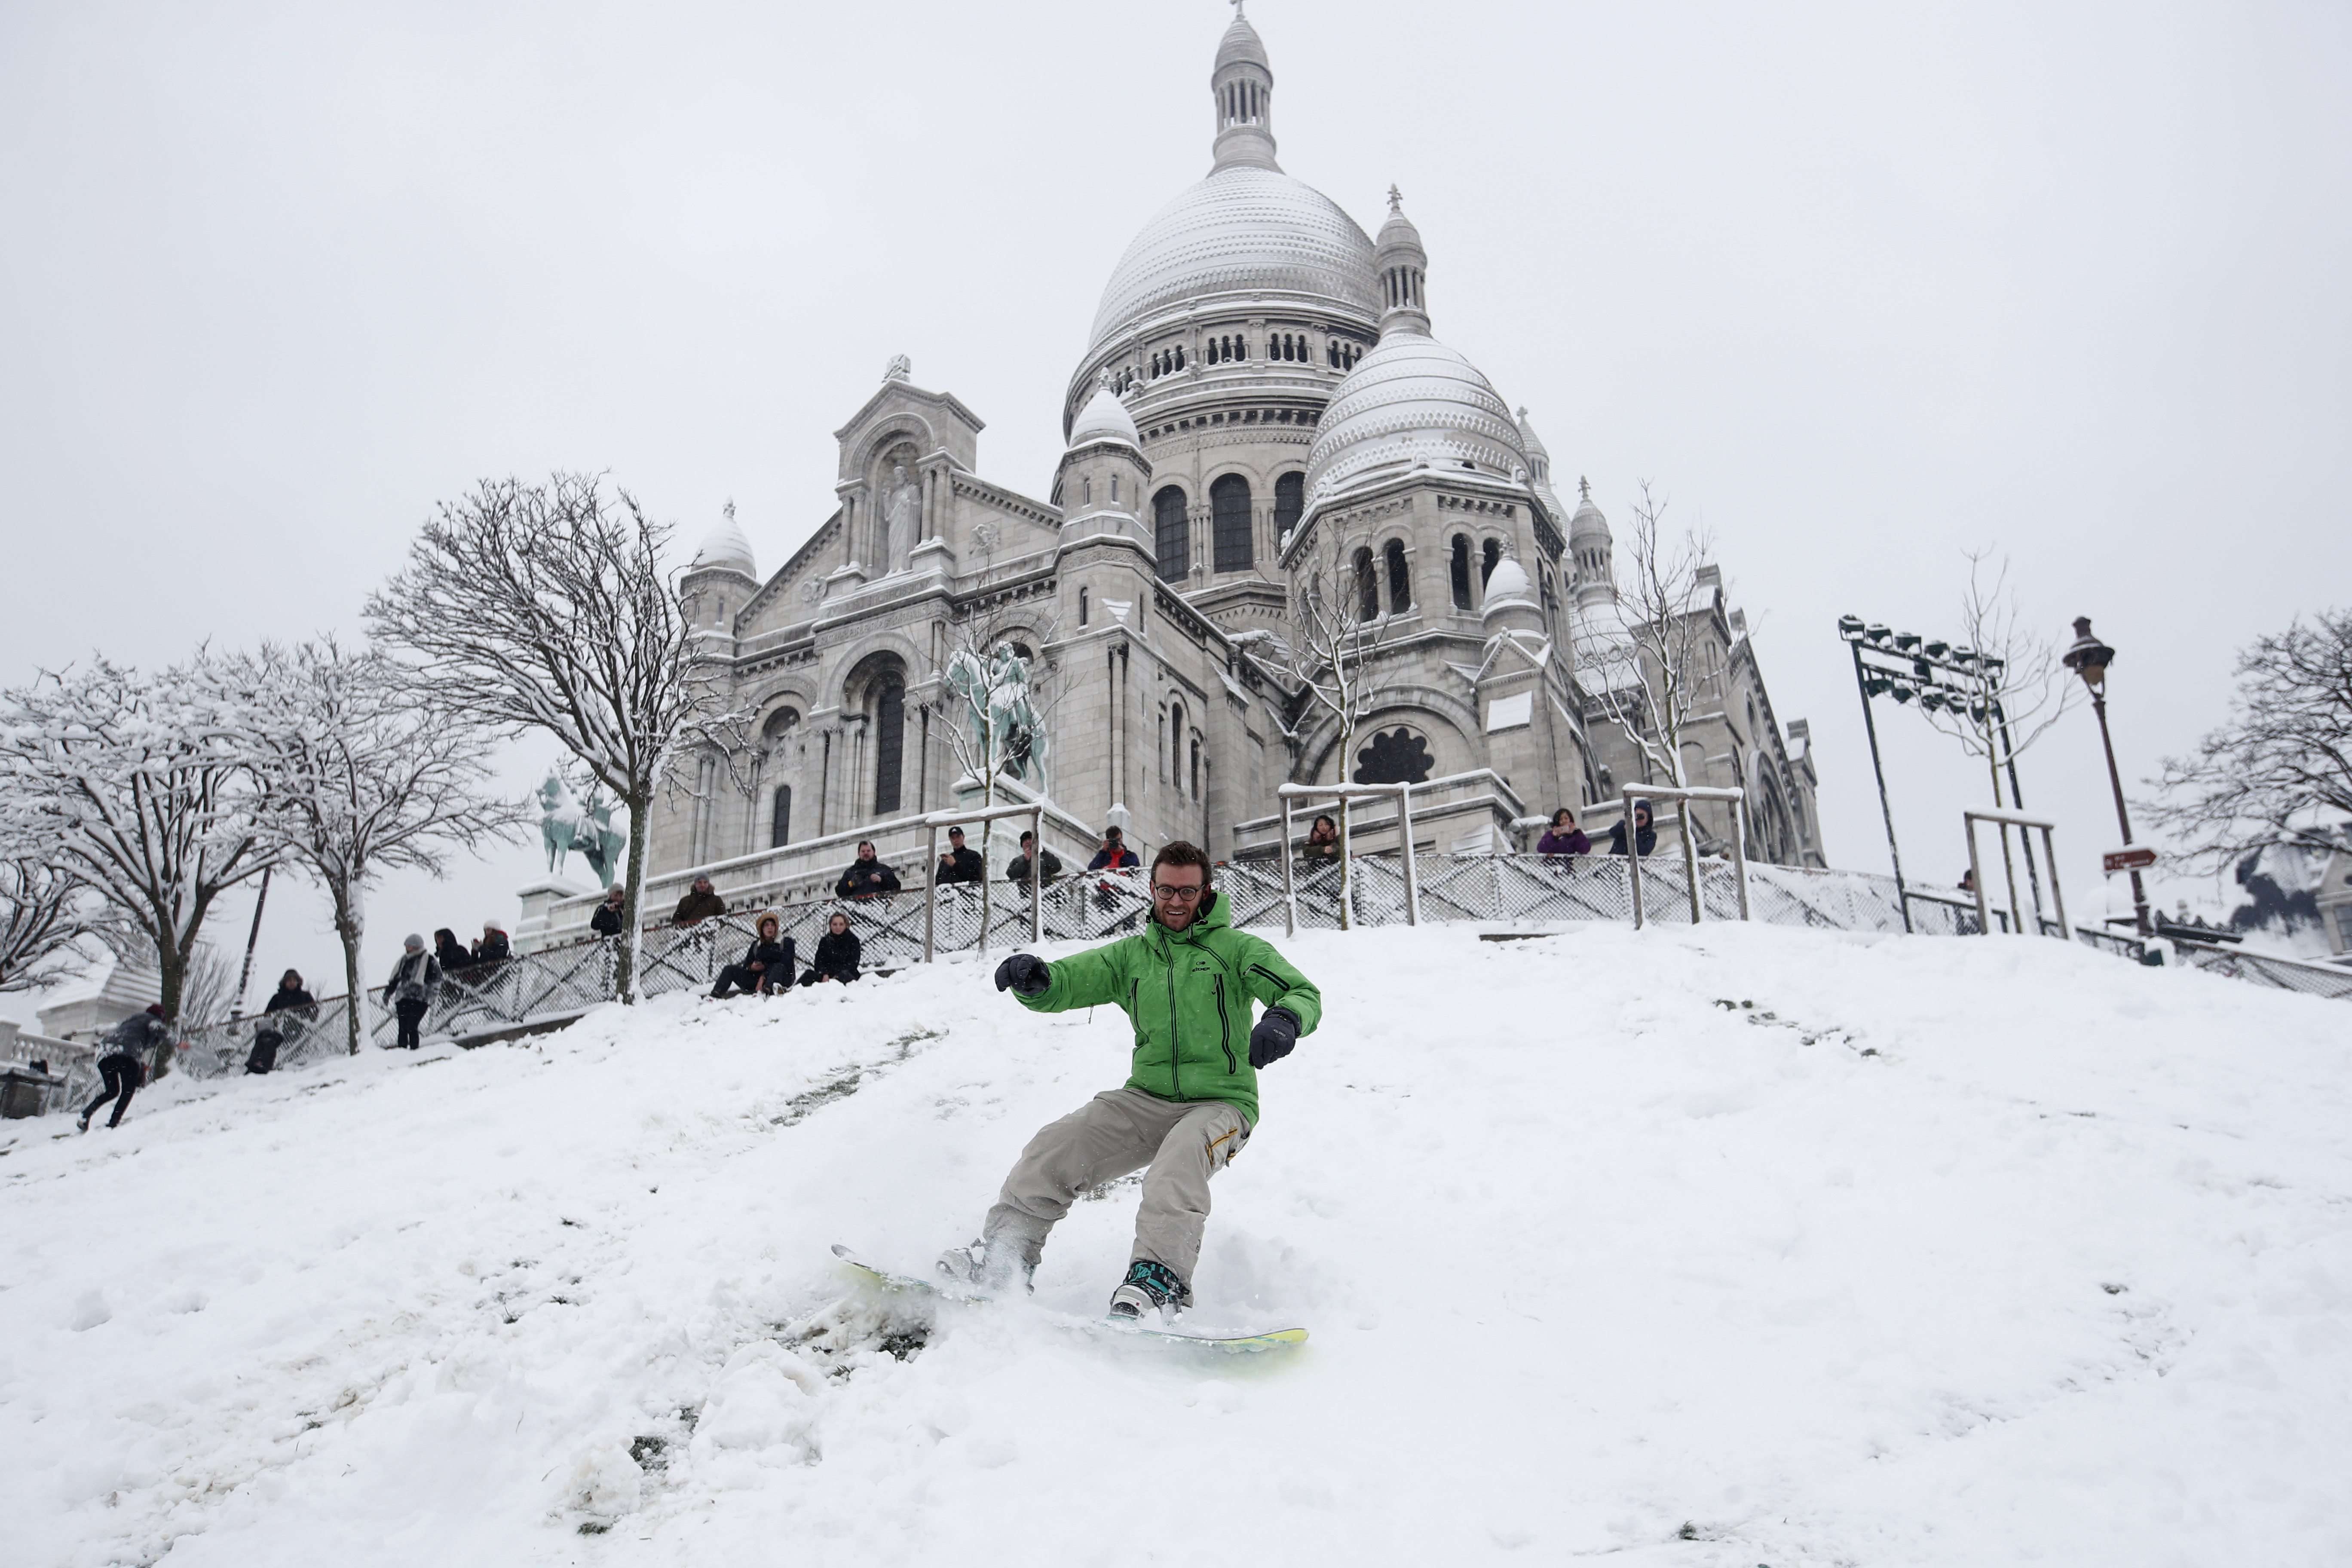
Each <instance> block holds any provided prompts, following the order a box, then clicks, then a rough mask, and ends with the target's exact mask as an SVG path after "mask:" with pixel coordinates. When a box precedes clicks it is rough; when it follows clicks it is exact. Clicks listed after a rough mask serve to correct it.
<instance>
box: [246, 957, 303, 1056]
mask: <svg viewBox="0 0 2352 1568" xmlns="http://www.w3.org/2000/svg"><path fill="white" fill-rule="evenodd" d="M318 1005H319V1004H318V1002H317V1000H316V999H315V998H313V997H312V996H311V994H310V993H309V992H308V991H305V990H303V989H302V976H301V975H300V974H299V973H296V972H295V971H293V970H291V969H289V970H288V971H287V972H286V973H284V974H283V975H281V976H280V977H279V978H278V989H277V990H275V991H273V992H271V993H270V994H269V1005H268V1006H266V1007H264V1008H262V1010H261V1013H262V1024H261V1026H260V1027H259V1028H257V1029H256V1030H254V1031H253V1050H252V1053H251V1054H250V1055H248V1056H247V1058H245V1070H246V1071H247V1072H248V1073H257V1072H268V1071H270V1070H271V1069H273V1068H276V1067H277V1066H278V1047H280V1046H282V1045H284V1044H285V1043H286V1031H285V1030H284V1029H282V1028H280V1027H278V1025H279V1024H281V1023H283V1024H289V1025H290V1026H292V1027H293V1028H295V1029H296V1030H297V1031H298V1032H299V1029H300V1027H301V1025H300V1023H299V1022H296V1021H294V1020H288V1019H274V1018H272V1017H271V1015H272V1014H277V1013H283V1012H285V1011H286V1010H287V1009H288V1008H289V1007H302V1008H307V1009H309V1011H306V1012H303V1013H299V1014H297V1015H296V1016H295V1017H296V1019H310V1018H315V1017H317V1016H319V1015H318V1011H317V1009H318Z"/></svg>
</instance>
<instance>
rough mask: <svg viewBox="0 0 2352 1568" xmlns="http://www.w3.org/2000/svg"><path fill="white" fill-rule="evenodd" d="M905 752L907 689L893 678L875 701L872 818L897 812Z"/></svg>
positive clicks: (886, 683) (884, 686)
mask: <svg viewBox="0 0 2352 1568" xmlns="http://www.w3.org/2000/svg"><path fill="white" fill-rule="evenodd" d="M906 752H907V689H906V687H905V686H904V685H902V684H901V683H900V682H899V680H898V678H897V677H896V676H893V677H891V678H890V679H888V680H887V681H886V682H885V683H884V685H883V687H882V690H881V693H880V695H878V696H877V698H876V699H875V701H874V814H875V815H876V816H889V815H890V814H891V813H893V812H895V811H897V810H898V804H899V794H898V775H899V773H901V772H902V771H903V770H902V768H901V765H900V764H901V763H904V762H905V760H906Z"/></svg>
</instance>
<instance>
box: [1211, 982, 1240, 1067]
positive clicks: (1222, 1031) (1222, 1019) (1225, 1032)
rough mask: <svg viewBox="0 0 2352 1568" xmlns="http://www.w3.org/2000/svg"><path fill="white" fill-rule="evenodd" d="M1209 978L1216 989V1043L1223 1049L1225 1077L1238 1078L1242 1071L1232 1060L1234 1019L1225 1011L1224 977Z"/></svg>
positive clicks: (1237, 1063) (1238, 1064)
mask: <svg viewBox="0 0 2352 1568" xmlns="http://www.w3.org/2000/svg"><path fill="white" fill-rule="evenodd" d="M1209 978H1210V980H1211V981H1213V982H1214V983H1215V984H1216V987H1217V1029H1218V1032H1219V1038H1218V1042H1217V1043H1218V1044H1219V1045H1221V1046H1223V1047H1224V1051H1225V1075H1226V1076H1227V1077H1228V1078H1232V1077H1235V1076H1238V1075H1239V1074H1240V1072H1241V1070H1242V1069H1241V1064H1240V1063H1239V1062H1236V1061H1235V1060H1234V1019H1233V1015H1232V1014H1230V1013H1228V1012H1226V1011H1225V977H1224V976H1223V975H1222V974H1212V975H1211V976H1209Z"/></svg>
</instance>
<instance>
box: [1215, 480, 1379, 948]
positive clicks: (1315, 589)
mask: <svg viewBox="0 0 2352 1568" xmlns="http://www.w3.org/2000/svg"><path fill="white" fill-rule="evenodd" d="M1309 526H1310V527H1317V528H1321V529H1322V530H1323V533H1324V538H1323V541H1322V543H1321V546H1320V552H1319V553H1318V544H1317V542H1316V541H1315V540H1314V539H1312V538H1311V537H1310V538H1309V539H1307V540H1306V541H1305V542H1302V543H1301V545H1300V546H1299V553H1298V555H1297V565H1296V566H1294V567H1293V568H1292V571H1291V574H1290V584H1291V585H1290V603H1289V606H1288V610H1289V615H1288V625H1289V630H1290V636H1289V637H1287V638H1282V637H1276V636H1275V635H1274V634H1273V633H1271V632H1267V631H1263V630H1261V631H1254V632H1244V633H1242V634H1240V635H1239V636H1237V637H1234V638H1233V639H1232V644H1233V646H1234V647H1236V648H1239V649H1241V650H1242V652H1243V653H1244V655H1245V656H1246V657H1248V658H1251V659H1252V660H1253V661H1255V662H1256V663H1257V664H1258V665H1260V666H1261V667H1262V668H1265V667H1267V666H1269V665H1270V666H1271V667H1272V668H1269V670H1268V673H1270V674H1272V675H1273V676H1274V678H1275V680H1276V684H1277V685H1283V684H1287V683H1292V682H1295V683H1296V690H1295V692H1294V699H1295V700H1297V701H1299V702H1300V703H1301V704H1303V706H1304V707H1305V708H1306V710H1307V711H1308V712H1313V713H1319V714H1321V715H1322V716H1323V721H1324V722H1325V723H1327V724H1330V725H1333V726H1335V727H1336V728H1337V731H1338V734H1337V737H1336V740H1335V748H1336V749H1335V754H1336V755H1337V756H1338V758H1339V776H1338V780H1337V782H1338V783H1339V784H1342V785H1344V784H1347V783H1348V782H1349V780H1348V769H1349V763H1350V761H1351V759H1353V758H1354V756H1355V754H1356V737H1357V735H1358V734H1360V732H1361V731H1362V730H1363V728H1364V725H1365V722H1366V721H1368V720H1370V718H1371V716H1372V714H1373V713H1374V712H1375V711H1377V710H1379V708H1380V706H1381V703H1383V702H1384V701H1386V700H1388V696H1389V693H1390V690H1391V687H1392V686H1393V684H1394V681H1393V678H1392V676H1391V674H1390V672H1389V671H1388V670H1387V669H1385V668H1382V661H1381V650H1382V649H1383V648H1384V647H1386V646H1387V644H1388V641H1389V637H1390V634H1391V632H1393V631H1394V630H1395V627H1396V617H1395V616H1394V615H1393V614H1392V613H1391V612H1388V611H1384V610H1382V609H1381V604H1382V602H1383V601H1382V599H1381V584H1380V575H1379V569H1378V567H1377V565H1376V564H1375V562H1374V559H1373V556H1372V552H1371V550H1370V547H1369V546H1368V545H1366V544H1364V543H1363V542H1360V541H1359V542H1356V548H1355V549H1354V550H1353V552H1350V551H1349V539H1348V538H1347V537H1346V536H1345V535H1343V534H1342V533H1341V532H1340V531H1339V530H1338V529H1337V528H1335V527H1331V526H1329V525H1328V524H1323V523H1315V524H1310V525H1309ZM1318 727H1319V726H1316V725H1310V724H1308V723H1307V721H1306V718H1305V715H1304V714H1302V715H1300V717H1299V718H1298V719H1297V721H1296V724H1295V727H1293V728H1291V729H1289V730H1287V731H1285V732H1284V738H1285V739H1286V740H1287V741H1288V742H1290V743H1291V745H1292V747H1293V749H1294V751H1296V752H1301V753H1302V754H1301V755H1300V758H1299V760H1300V762H1301V763H1304V761H1305V758H1304V755H1303V748H1304V746H1305V744H1306V737H1307V733H1308V732H1309V731H1311V730H1314V729H1316V728H1318ZM1349 805H1350V803H1349V799H1348V797H1347V796H1346V795H1341V796H1340V797H1339V925H1340V928H1341V929H1342V930H1349V929H1352V928H1353V926H1354V924H1355V867H1354V852H1353V842H1352V832H1353V829H1352V822H1353V815H1354V814H1353V813H1352V812H1351V811H1350V810H1349ZM1282 852H1283V853H1284V854H1285V855H1287V854H1289V853H1290V852H1291V850H1290V846H1289V845H1287V844H1286V845H1284V846H1283V847H1282Z"/></svg>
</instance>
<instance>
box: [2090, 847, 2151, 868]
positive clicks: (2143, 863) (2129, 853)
mask: <svg viewBox="0 0 2352 1568" xmlns="http://www.w3.org/2000/svg"><path fill="white" fill-rule="evenodd" d="M2102 858H2103V859H2105V861H2106V865H2107V869H2108V870H2109V871H2111V872H2113V871H2145V870H2146V869H2147V868H2149V867H2150V866H2153V865H2155V864H2156V851H2155V850H2153V849H2150V848H2148V847H2146V846H2145V845H2138V844H2135V845H2133V846H2132V847H2130V848H2128V849H2110V850H2108V851H2107V852H2106V854H2105V856H2103V857H2102Z"/></svg>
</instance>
